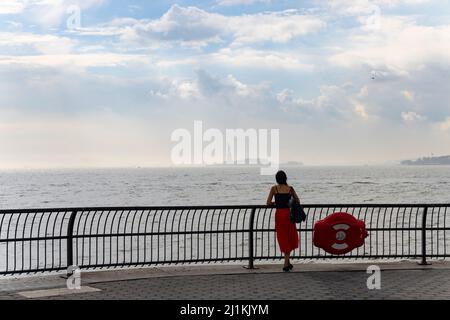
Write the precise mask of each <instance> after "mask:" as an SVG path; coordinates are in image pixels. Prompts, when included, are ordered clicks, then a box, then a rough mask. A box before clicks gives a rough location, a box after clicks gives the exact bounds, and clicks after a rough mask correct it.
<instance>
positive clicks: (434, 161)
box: [400, 156, 450, 166]
mask: <svg viewBox="0 0 450 320" xmlns="http://www.w3.org/2000/svg"><path fill="white" fill-rule="evenodd" d="M400 164H401V165H404V166H448V165H450V156H440V157H424V158H419V159H416V160H404V161H402V162H400Z"/></svg>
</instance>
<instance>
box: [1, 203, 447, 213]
mask: <svg viewBox="0 0 450 320" xmlns="http://www.w3.org/2000/svg"><path fill="white" fill-rule="evenodd" d="M303 207H304V208H423V207H429V208H437V207H450V203H442V204H436V203H434V204H424V203H404V204H370V203H363V204H342V203H340V204H304V205H303ZM207 209H212V210H213V209H224V210H226V209H275V207H273V206H265V205H214V206H154V207H152V206H138V207H72V208H35V209H31V208H30V209H1V210H0V214H15V213H49V212H61V213H64V212H65V213H67V212H73V211H80V212H83V213H86V212H95V211H122V210H124V211H149V210H152V211H153V210H207Z"/></svg>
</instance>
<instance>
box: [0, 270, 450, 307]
mask: <svg viewBox="0 0 450 320" xmlns="http://www.w3.org/2000/svg"><path fill="white" fill-rule="evenodd" d="M369 265H377V266H379V267H380V268H381V289H380V290H376V289H375V290H369V289H368V288H367V279H368V277H369V276H370V274H368V273H367V272H366V271H367V267H368V266H369ZM257 267H258V269H255V270H247V269H245V268H243V267H242V266H238V265H234V266H233V265H231V266H230V265H210V266H195V265H193V266H183V267H176V266H174V267H153V268H142V269H129V270H112V271H98V272H83V273H82V274H81V280H82V286H81V290H69V289H67V287H66V279H65V278H64V277H62V276H61V275H51V276H42V275H41V276H33V277H26V278H23V277H22V278H16V279H6V278H3V279H1V278H0V299H8V300H10V299H13V300H15V299H58V300H61V299H63V300H70V299H74V300H78V299H82V300H87V299H89V300H91V299H94V300H97V299H126V300H129V299H133V300H134V299H151V300H155V299H156V300H273V299H276V300H285V299H288V300H316V299H333V300H336V299H337V300H342V299H344V300H347V299H395V300H398V299H402V300H403V299H408V300H410V299H413V300H415V299H449V300H450V263H448V262H434V263H433V265H431V266H419V265H417V264H416V262H413V261H410V262H400V263H370V264H367V263H358V264H348V263H346V264H319V263H310V264H306V263H301V264H296V265H295V267H294V271H293V272H290V273H283V272H280V269H281V267H280V265H258V266H257Z"/></svg>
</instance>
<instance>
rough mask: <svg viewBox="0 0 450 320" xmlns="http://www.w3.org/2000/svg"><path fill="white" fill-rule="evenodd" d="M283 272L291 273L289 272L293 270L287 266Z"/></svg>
mask: <svg viewBox="0 0 450 320" xmlns="http://www.w3.org/2000/svg"><path fill="white" fill-rule="evenodd" d="M283 271H284V272H289V271H291V269H290V268H289V266H287V267H284V268H283Z"/></svg>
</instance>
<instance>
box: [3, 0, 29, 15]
mask: <svg viewBox="0 0 450 320" xmlns="http://www.w3.org/2000/svg"><path fill="white" fill-rule="evenodd" d="M24 9H25V3H24V1H21V0H2V1H1V2H0V14H17V13H20V12H22V11H23V10H24Z"/></svg>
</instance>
